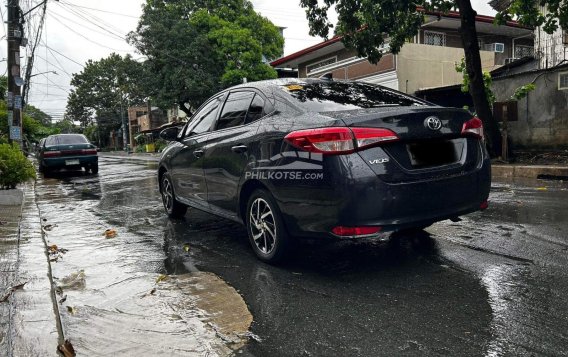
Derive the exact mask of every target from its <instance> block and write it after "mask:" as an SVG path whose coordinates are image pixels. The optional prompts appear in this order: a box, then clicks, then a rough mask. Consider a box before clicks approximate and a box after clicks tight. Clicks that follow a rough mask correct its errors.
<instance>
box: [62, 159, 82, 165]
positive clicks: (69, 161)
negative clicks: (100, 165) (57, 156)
mask: <svg viewBox="0 0 568 357" xmlns="http://www.w3.org/2000/svg"><path fill="white" fill-rule="evenodd" d="M65 165H79V160H65Z"/></svg>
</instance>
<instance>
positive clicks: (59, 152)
mask: <svg viewBox="0 0 568 357" xmlns="http://www.w3.org/2000/svg"><path fill="white" fill-rule="evenodd" d="M37 160H38V163H39V171H40V172H43V173H46V174H48V173H50V172H52V171H53V170H57V169H80V168H84V169H85V171H89V170H90V171H91V172H92V173H93V174H96V173H98V172H99V158H98V155H97V148H96V147H95V145H93V144H91V143H90V142H89V140H88V139H87V138H86V137H85V135H82V134H56V135H50V136H48V137H47V138H45V140H44V139H42V140H41V141H40V146H39V147H38V151H37Z"/></svg>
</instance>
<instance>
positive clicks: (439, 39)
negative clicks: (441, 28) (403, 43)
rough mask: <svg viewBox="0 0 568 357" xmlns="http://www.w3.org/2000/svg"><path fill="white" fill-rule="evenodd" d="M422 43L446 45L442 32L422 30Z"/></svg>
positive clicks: (444, 35)
mask: <svg viewBox="0 0 568 357" xmlns="http://www.w3.org/2000/svg"><path fill="white" fill-rule="evenodd" d="M424 44H425V45H430V46H446V34H445V33H443V32H434V31H424Z"/></svg>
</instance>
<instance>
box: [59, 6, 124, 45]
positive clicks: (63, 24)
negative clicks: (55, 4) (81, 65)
mask: <svg viewBox="0 0 568 357" xmlns="http://www.w3.org/2000/svg"><path fill="white" fill-rule="evenodd" d="M49 16H51V18H53V19H54V20H55V21H57V22H59V23H60V24H61V25H62V26H63V27H65V28H67V29H68V30H70V31H71V32H73V33H74V34H76V35H77V36H80V37H82V38H84V39H85V40H87V41H89V42H91V43H94V44H95V45H97V46H101V47H104V48H107V49H109V50H113V51H118V52H132V51H130V50H120V49H118V48H112V47H109V46H105V45H103V44H101V43H98V42H96V41H93V40H91V39H90V38H88V37H87V36H85V35H82V34H80V33H79V32H77V31H75V30H74V29H72V28H71V27H69V26H67V25H66V24H65V23H63V22H62V21H60V20H59V19H58V18H57V17H55V16H53V14H49Z"/></svg>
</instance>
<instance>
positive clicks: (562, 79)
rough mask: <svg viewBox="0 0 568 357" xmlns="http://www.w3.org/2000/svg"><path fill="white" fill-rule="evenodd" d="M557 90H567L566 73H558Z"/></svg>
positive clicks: (567, 79) (567, 77)
mask: <svg viewBox="0 0 568 357" xmlns="http://www.w3.org/2000/svg"><path fill="white" fill-rule="evenodd" d="M558 89H563V90H567V89H568V72H562V73H558Z"/></svg>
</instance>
